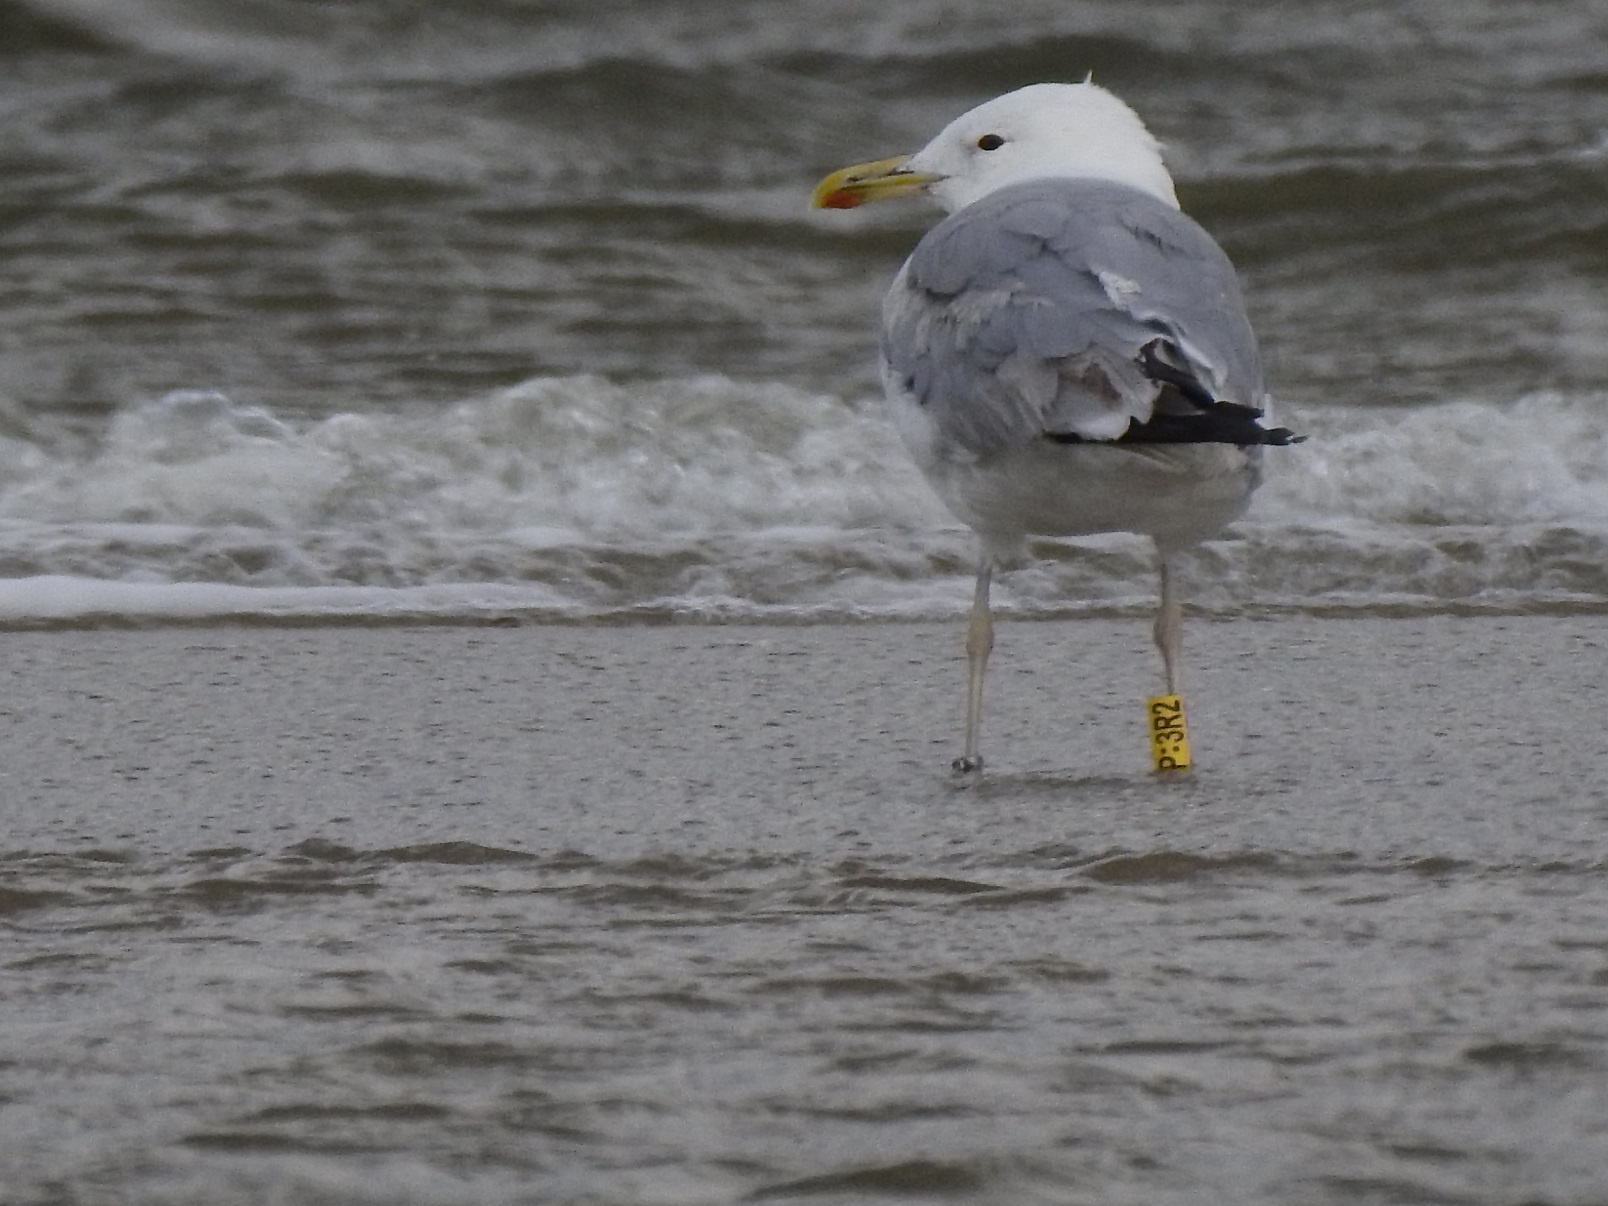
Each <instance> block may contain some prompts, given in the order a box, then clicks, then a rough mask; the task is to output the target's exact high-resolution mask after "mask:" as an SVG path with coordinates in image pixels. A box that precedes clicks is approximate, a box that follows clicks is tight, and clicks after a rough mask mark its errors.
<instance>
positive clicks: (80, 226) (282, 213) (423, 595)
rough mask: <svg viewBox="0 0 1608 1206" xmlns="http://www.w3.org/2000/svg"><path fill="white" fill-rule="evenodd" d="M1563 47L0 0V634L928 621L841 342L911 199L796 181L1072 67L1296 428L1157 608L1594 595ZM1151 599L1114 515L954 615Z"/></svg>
mask: <svg viewBox="0 0 1608 1206" xmlns="http://www.w3.org/2000/svg"><path fill="white" fill-rule="evenodd" d="M1605 35H1608V12H1605V11H1604V10H1603V9H1602V8H1601V7H1600V6H1598V5H1594V4H1563V3H1553V4H1548V3H1541V4H1526V5H1513V4H1508V3H1502V2H1499V0H1471V2H1469V3H1459V4H1450V3H1441V2H1436V0H1408V2H1400V3H1395V2H1393V3H1383V2H1380V3H1362V4H1358V5H1350V6H1347V7H1346V8H1345V9H1344V10H1343V11H1340V10H1332V9H1331V8H1330V7H1328V6H1324V5H1315V4H1304V3H1301V4H1293V5H1291V4H1287V5H1281V6H1280V7H1279V9H1278V11H1277V14H1276V17H1275V16H1269V15H1268V12H1267V10H1266V9H1265V8H1264V6H1259V5H1254V4H1245V3H1238V2H1229V0H1223V2H1221V3H1193V2H1192V3H1150V4H1146V5H1144V6H1143V7H1142V8H1140V9H1137V10H1136V9H1135V7H1134V6H1133V5H1132V4H1129V3H1125V2H1124V3H1117V2H1114V0H1113V2H1111V3H1099V2H1094V0H1077V2H1075V3H1068V2H1064V0H1053V2H1051V0H1044V2H1041V3H1022V4H1016V5H1012V6H1010V8H1009V9H1008V10H1003V11H1002V10H1000V9H998V8H997V6H990V5H986V4H981V3H976V4H967V3H954V2H947V3H939V2H937V0H930V2H929V0H914V2H912V3H907V4H901V5H898V6H896V9H893V8H890V9H887V10H883V9H881V8H880V7H877V6H873V7H872V8H867V7H866V6H864V5H862V4H858V3H849V2H836V0H811V2H810V3H797V2H795V0H789V2H787V3H783V2H781V0H776V2H766V0H745V2H742V3H738V2H736V0H729V2H720V0H697V2H686V3H674V4H666V3H652V2H648V0H638V2H630V0H589V2H587V3H569V2H564V0H544V2H541V3H537V2H534V0H468V2H466V3H462V4H455V5H452V6H444V5H439V4H431V3H424V2H422V0H414V2H412V3H409V2H406V0H387V2H385V3H381V2H380V0H354V2H351V3H343V4H340V5H326V4H316V3H310V2H305V0H303V2H297V0H253V2H251V3H246V2H244V0H241V2H238V3H231V2H228V0H0V121H3V128H4V130H5V136H4V138H3V140H0V166H3V172H4V180H5V188H4V190H3V194H0V575H3V576H0V622H4V623H6V624H9V625H13V626H16V625H32V624H84V623H102V622H108V621H111V622H120V621H124V620H136V621H137V620H158V621H160V620H165V619H173V618H184V619H191V620H193V619H196V618H201V619H207V618H231V617H232V618H242V617H253V618H259V619H271V618H273V617H284V616H301V617H305V616H308V615H315V616H317V615H339V616H342V617H345V618H347V619H352V620H361V619H372V620H374V621H376V622H394V621H395V620H397V619H398V618H403V619H406V618H418V617H421V616H429V617H433V618H437V619H442V618H448V619H451V618H457V619H465V620H473V619H485V618H502V619H506V618H509V617H519V618H529V619H559V618H562V619H569V620H590V619H596V618H600V617H611V618H620V617H626V618H631V617H640V618H643V619H660V618H673V619H692V620H697V619H704V618H708V619H723V620H738V619H766V620H779V621H784V622H789V621H795V620H805V621H817V620H825V619H833V620H836V619H863V618H877V617H898V618H910V617H922V618H936V617H940V616H948V615H953V614H956V613H958V612H959V611H960V610H962V609H963V608H964V607H965V606H966V604H967V602H968V600H969V586H968V579H969V577H970V574H971V568H972V564H973V553H972V545H971V538H970V536H969V534H968V533H967V532H966V531H965V530H964V529H963V528H962V527H961V526H960V525H959V524H958V523H957V522H956V521H954V520H953V519H952V518H951V517H949V516H948V515H947V513H946V512H945V511H944V510H943V509H942V508H941V507H940V506H939V505H938V504H937V503H936V502H935V501H934V499H933V498H932V496H931V495H930V493H929V492H928V490H927V489H926V487H925V485H924V484H923V482H922V481H921V480H920V478H919V476H918V475H917V474H916V473H915V472H913V470H912V469H911V467H910V466H909V464H908V463H907V460H906V457H905V454H904V452H903V449H902V448H901V447H900V446H899V444H898V442H897V440H896V439H895V438H894V436H893V434H892V432H891V429H890V427H889V425H888V423H887V421H886V419H885V416H884V414H883V411H882V402H881V398H880V390H879V387H878V384H877V380H876V368H875V341H876V325H877V314H878V305H879V299H880V296H881V293H882V291H883V290H884V288H885V287H886V284H887V282H888V280H889V279H890V277H891V275H892V274H893V272H894V271H895V270H896V269H897V267H898V265H899V263H900V261H901V259H902V258H903V256H904V255H905V254H906V253H907V252H908V250H909V249H910V247H911V246H912V245H913V244H914V242H915V240H916V239H917V238H918V237H919V236H920V234H921V232H922V230H923V229H925V228H926V226H928V225H929V224H930V223H931V222H932V221H934V219H935V216H936V215H935V213H934V212H930V211H928V210H927V209H925V208H924V207H923V206H921V205H920V204H909V205H904V206H878V207H875V209H876V211H877V212H863V211H861V212H856V213H852V214H846V213H843V212H812V211H811V210H810V208H809V205H808V199H809V193H810V188H811V186H812V184H813V183H814V181H815V180H816V179H817V178H818V177H819V176H821V175H822V174H823V173H825V172H826V171H828V170H830V169H832V168H834V167H837V166H841V165H842V164H844V163H848V162H855V161H859V160H864V159H868V158H872V157H876V156H881V155H886V154H893V153H896V152H899V151H903V150H909V149H914V148H916V147H918V146H919V145H921V144H922V143H923V142H925V141H926V139H927V138H928V137H930V136H931V135H932V134H933V133H934V132H936V130H937V129H938V128H939V127H941V126H942V125H943V124H944V123H945V122H947V121H948V120H949V119H950V118H951V117H953V116H955V115H957V114H959V113H960V112H963V111H964V110H966V109H967V108H969V107H971V106H972V105H973V104H975V103H977V102H979V101H981V100H983V99H985V98H987V97H989V96H992V95H995V94H997V93H1000V92H1004V91H1007V90H1009V89H1011V88H1013V87H1015V86H1018V85H1021V84H1024V83H1028V82H1034V81H1040V80H1081V79H1084V78H1086V77H1090V76H1091V75H1092V77H1093V79H1095V80H1096V81H1097V82H1099V83H1101V84H1104V85H1106V86H1107V87H1109V88H1111V89H1113V90H1114V91H1116V92H1117V93H1118V94H1119V95H1122V96H1123V97H1125V98H1126V99H1127V100H1128V101H1129V102H1130V103H1131V104H1132V105H1133V106H1134V107H1135V108H1136V109H1138V110H1139V112H1140V113H1141V114H1142V115H1143V117H1144V118H1145V119H1146V121H1147V122H1148V123H1149V124H1150V126H1151V127H1152V129H1153V130H1154V132H1155V133H1156V134H1157V135H1158V137H1160V138H1161V139H1162V140H1163V142H1164V143H1165V144H1166V147H1167V153H1168V157H1169V160H1170V165H1171V168H1172V171H1173V173H1174V175H1175V177H1176V178H1177V180H1178V186H1179V192H1180V195H1181V198H1182V201H1183V204H1184V206H1185V208H1186V209H1187V210H1188V211H1189V212H1190V213H1192V214H1193V215H1194V216H1196V217H1197V218H1198V219H1199V220H1200V221H1201V222H1202V223H1203V224H1204V225H1205V226H1206V227H1207V228H1208V229H1209V230H1210V231H1211V232H1212V233H1213V234H1214V235H1215V236H1216V237H1217V238H1218V240H1219V241H1220V242H1221V243H1222V244H1223V246H1224V247H1225V248H1226V249H1227V251H1228V252H1229V254H1230V256H1231V257H1232V258H1233V260H1234V261H1235V263H1236V264H1237V266H1238V268H1239V270H1240V272H1241V275H1242V277H1243V281H1244V285H1245V290H1246V292H1247V294H1248V297H1249V303H1250V308H1251V312H1252V316H1253V320H1254V323H1255V327H1256V330H1257V332H1258V335H1259V338H1260V341H1261V346H1262V351H1263V356H1264V360H1265V362H1266V366H1267V371H1268V376H1269V380H1270V384H1271V388H1272V391H1273V394H1274V397H1275V399H1276V406H1277V416H1278V422H1279V423H1281V424H1285V425H1288V426H1291V427H1294V428H1295V429H1297V430H1298V431H1300V432H1301V433H1303V434H1305V435H1306V436H1307V437H1308V439H1307V442H1306V443H1305V444H1303V445H1301V446H1300V447H1297V448H1292V449H1290V450H1287V451H1286V450H1280V451H1277V452H1275V453H1273V454H1271V455H1269V457H1268V458H1267V460H1268V478H1267V481H1266V484H1265V486H1264V488H1263V489H1262V490H1261V492H1260V494H1259V496H1258V498H1257V500H1256V502H1255V504H1254V506H1253V509H1252V511H1251V512H1250V514H1249V515H1248V516H1247V518H1246V519H1245V520H1244V521H1243V522H1241V523H1239V524H1237V525H1235V527H1234V528H1233V529H1232V530H1230V531H1229V532H1227V533H1225V535H1224V536H1223V538H1222V539H1221V540H1218V541H1214V542H1212V544H1211V545H1209V546H1208V548H1207V553H1208V554H1209V557H1208V561H1209V567H1208V571H1207V572H1203V573H1201V574H1200V575H1199V579H1200V580H1199V581H1198V582H1196V583H1195V584H1194V585H1193V587H1192V590H1191V597H1192V600H1193V601H1194V603H1195V604H1196V605H1197V606H1198V607H1200V608H1203V609H1206V610H1208V611H1214V612H1216V613H1220V614H1234V613H1236V612H1239V611H1243V610H1246V609H1256V608H1263V609H1279V610H1291V609H1293V610H1303V609H1314V608H1316V609H1359V608H1360V609H1364V610H1367V609H1375V608H1380V607H1391V608H1401V607H1408V608H1429V609H1439V608H1445V607H1454V608H1460V609H1476V610H1496V611H1515V612H1527V611H1532V610H1536V609H1557V608H1566V609H1578V610H1586V611H1592V610H1600V609H1601V608H1602V607H1603V605H1604V599H1605V596H1608V575H1605V573H1604V569H1603V567H1604V565H1605V564H1608V487H1605V486H1604V482H1605V480H1608V442H1605V439H1604V437H1603V424H1602V422H1601V415H1602V413H1603V409H1604V406H1605V404H1608V285H1605V281H1608V208H1605V207H1604V205H1603V204H1602V199H1603V195H1604V194H1603V191H1602V190H1603V181H1604V173H1605V171H1608V73H1605V71H1604V68H1603V66H1602V55H1601V47H1602V45H1603V37H1604V36H1605ZM1091 548H1092V549H1093V550H1094V552H1095V553H1096V555H1095V556H1092V557H1091V556H1088V555H1087V554H1088V553H1089V551H1090V549H1091ZM1153 592H1154V583H1153V573H1152V566H1151V563H1150V554H1149V552H1148V549H1147V547H1146V544H1145V542H1143V541H1141V540H1139V539H1137V538H1130V537H1111V538H1106V539H1101V540H1095V541H1084V542H1057V541H1041V542H1038V543H1037V544H1036V545H1035V546H1034V548H1033V557H1032V558H1031V559H1030V562H1029V564H1028V565H1027V566H1026V568H1024V570H1023V571H1022V572H1020V573H1017V574H1015V575H1007V576H1006V577H1005V579H1004V581H1003V582H1002V583H1001V587H1000V592H999V605H1000V606H1001V609H1002V611H1004V612H1005V613H1006V614H1017V615H1044V614H1050V615H1075V614H1082V613H1084V612H1086V611H1088V610H1090V609H1093V610H1096V611H1099V610H1105V611H1111V610H1113V609H1115V610H1122V609H1132V608H1143V607H1146V606H1149V601H1150V598H1151V596H1152V594H1153Z"/></svg>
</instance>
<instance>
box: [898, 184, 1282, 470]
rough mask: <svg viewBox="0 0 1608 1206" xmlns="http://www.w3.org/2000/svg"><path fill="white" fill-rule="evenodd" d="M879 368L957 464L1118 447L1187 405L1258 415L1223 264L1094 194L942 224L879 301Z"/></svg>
mask: <svg viewBox="0 0 1608 1206" xmlns="http://www.w3.org/2000/svg"><path fill="white" fill-rule="evenodd" d="M1157 341H1160V342H1159V343H1158V342H1157ZM882 358H883V371H884V378H885V380H886V381H887V382H888V386H889V389H890V392H891V391H900V392H901V393H902V395H903V397H904V398H906V399H908V400H912V401H914V402H915V404H917V405H918V406H920V407H921V408H922V410H923V411H924V412H925V413H926V415H927V417H928V419H929V421H930V422H931V423H932V424H933V426H934V429H935V430H934V434H935V435H936V436H937V437H938V440H939V442H940V444H941V445H942V446H943V447H944V448H946V449H948V450H950V451H951V453H952V454H958V455H963V456H978V455H986V454H987V453H990V452H993V451H997V450H999V449H1001V448H1004V447H1008V446H1011V445H1015V444H1021V443H1024V442H1027V441H1030V440H1039V439H1042V438H1044V437H1045V436H1058V437H1061V438H1063V439H1077V440H1114V439H1117V438H1119V437H1121V436H1122V435H1123V434H1124V433H1125V432H1127V431H1128V429H1129V425H1130V423H1146V422H1148V421H1149V420H1150V419H1151V418H1152V417H1153V416H1154V415H1155V414H1156V411H1157V407H1158V405H1161V406H1168V405H1178V404H1184V405H1187V402H1186V401H1185V399H1186V398H1188V397H1197V396H1209V398H1208V400H1215V401H1226V402H1235V403H1239V404H1241V405H1244V406H1250V407H1255V408H1258V409H1260V408H1261V406H1262V405H1263V394H1264V387H1263V383H1262V372H1261V367H1260V364H1259V361H1258V357H1257V352H1256V342H1255V338H1254V336H1253V335H1252V333H1251V328H1250V323H1249V321H1248V320H1247V319H1246V316H1245V309H1244V302H1243V300H1242V298H1241V295H1240V289H1239V282H1238V280H1237V278H1236V276H1235V273H1234V268H1233V265H1231V264H1230V263H1229V261H1228V257H1227V256H1225V255H1224V254H1223V252H1222V250H1221V249H1220V248H1219V247H1218V246H1217V244H1216V243H1215V242H1213V240H1212V238H1211V236H1210V235H1208V234H1207V233H1206V232H1205V231H1204V230H1202V229H1201V228H1200V227H1199V226H1198V225H1197V224H1196V223H1195V222H1194V221H1193V220H1191V219H1190V218H1188V217H1186V216H1185V215H1184V214H1181V213H1179V212H1178V211H1177V210H1175V209H1173V208H1172V207H1170V206H1168V205H1166V204H1165V203H1163V202H1161V201H1159V200H1156V199H1155V198H1152V197H1150V196H1149V195H1147V194H1145V193H1141V192H1138V191H1137V190H1134V189H1130V188H1127V187H1125V186H1122V185H1114V184H1107V183H1104V182H1095V181H1076V180H1047V181H1040V182H1035V183H1030V184H1022V185H1016V186H1014V187H1011V188H1007V189H1002V190H1000V191H999V192H997V193H994V194H991V195H990V196H988V197H985V198H984V199H983V200H981V201H979V202H977V203H975V204H973V205H971V206H968V207H967V208H965V209H963V210H960V211H959V212H957V213H955V214H952V215H950V216H949V217H948V218H946V219H945V220H944V221H943V222H941V223H939V225H938V226H936V227H934V228H933V229H932V230H931V231H929V232H928V234H927V236H926V237H925V238H923V239H922V240H921V242H920V244H918V246H917V247H916V250H915V251H914V253H912V255H911V256H910V259H909V260H908V261H906V263H905V266H904V268H903V269H902V270H901V271H900V273H899V276H898V278H897V279H896V280H895V281H894V284H893V287H892V288H891V289H890V290H889V293H888V297H887V301H886V303H885V305H884V308H883V342H882ZM1169 383H1171V384H1172V385H1173V386H1174V390H1173V391H1169V390H1168V385H1169ZM1179 387H1182V389H1183V394H1184V396H1183V397H1180V396H1179V395H1178V394H1177V393H1176V390H1177V389H1178V388H1179ZM1169 393H1171V397H1169V396H1168V394H1169Z"/></svg>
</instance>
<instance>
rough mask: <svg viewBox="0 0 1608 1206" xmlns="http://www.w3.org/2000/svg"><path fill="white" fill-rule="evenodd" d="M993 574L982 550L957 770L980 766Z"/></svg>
mask: <svg viewBox="0 0 1608 1206" xmlns="http://www.w3.org/2000/svg"><path fill="white" fill-rule="evenodd" d="M993 574H994V559H993V558H992V557H990V556H989V555H988V554H987V553H984V554H983V555H982V560H981V561H980V562H979V563H978V565H977V590H976V593H975V594H974V595H973V596H972V609H971V623H970V624H969V625H967V628H966V750H965V753H963V754H961V756H960V757H959V758H956V759H955V761H954V762H953V763H952V764H951V765H952V766H953V767H954V770H955V773H956V774H962V775H963V774H967V773H969V772H971V771H980V770H982V769H983V756H982V755H981V754H979V753H978V752H977V736H978V731H979V730H980V729H981V728H982V724H983V671H984V670H986V669H987V668H988V655H989V653H990V652H991V651H992V650H993V648H994V617H993V616H992V615H991V614H990V612H989V610H988V584H989V581H990V580H991V579H992V577H993Z"/></svg>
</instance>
